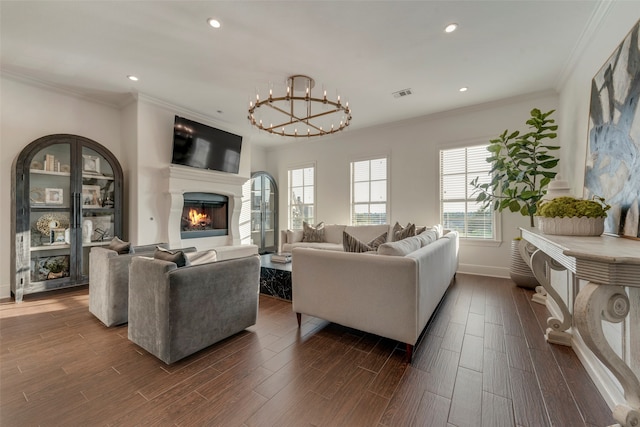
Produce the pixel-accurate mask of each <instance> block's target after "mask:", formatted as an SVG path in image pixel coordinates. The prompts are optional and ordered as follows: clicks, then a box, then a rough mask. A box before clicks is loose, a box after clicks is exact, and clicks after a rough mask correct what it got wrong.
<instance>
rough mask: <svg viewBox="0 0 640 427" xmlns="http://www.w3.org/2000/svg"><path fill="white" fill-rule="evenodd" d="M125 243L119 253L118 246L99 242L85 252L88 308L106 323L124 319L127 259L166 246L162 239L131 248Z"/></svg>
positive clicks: (127, 307) (127, 275)
mask: <svg viewBox="0 0 640 427" xmlns="http://www.w3.org/2000/svg"><path fill="white" fill-rule="evenodd" d="M114 240H115V239H114ZM121 243H123V244H124V243H128V242H121ZM110 246H111V245H110ZM125 246H126V245H122V248H124V249H125V251H124V252H125V253H119V251H118V248H113V249H110V248H109V247H100V246H94V247H92V248H91V252H90V253H89V312H91V314H93V315H94V316H96V317H97V318H98V320H100V321H101V322H102V323H104V324H105V325H106V326H116V325H121V324H123V323H127V318H128V311H129V265H130V264H131V260H132V259H133V258H134V257H136V256H141V255H142V256H153V252H154V251H155V250H156V248H157V247H163V248H167V247H168V245H167V244H166V243H154V244H151V245H143V246H133V247H132V248H131V247H130V245H129V247H126V248H125ZM111 247H113V246H111ZM195 250H196V249H195V248H188V249H185V251H186V252H195ZM120 252H122V251H120Z"/></svg>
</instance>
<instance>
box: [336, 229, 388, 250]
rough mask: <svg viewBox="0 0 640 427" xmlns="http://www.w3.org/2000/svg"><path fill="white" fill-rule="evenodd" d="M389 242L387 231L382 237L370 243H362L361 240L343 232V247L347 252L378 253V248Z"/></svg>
mask: <svg viewBox="0 0 640 427" xmlns="http://www.w3.org/2000/svg"><path fill="white" fill-rule="evenodd" d="M386 241H387V232H386V231H385V232H384V233H382V234H381V235H380V236H378V237H376V238H375V239H373V240H372V241H370V242H369V243H364V242H361V241H360V240H358V239H356V238H355V237H353V236H352V235H351V234H349V233H347V232H346V231H343V232H342V247H343V248H344V251H345V252H357V253H361V252H371V251H376V250H377V249H378V246H380V245H381V244H383V243H384V242H386Z"/></svg>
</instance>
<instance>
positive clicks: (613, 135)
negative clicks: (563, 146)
mask: <svg viewBox="0 0 640 427" xmlns="http://www.w3.org/2000/svg"><path fill="white" fill-rule="evenodd" d="M639 29H640V21H638V22H637V23H636V24H635V25H634V27H633V28H632V29H631V31H630V32H629V34H627V36H626V37H625V39H624V40H623V41H622V43H620V45H619V46H618V47H617V48H616V49H615V51H614V52H613V54H612V55H611V57H609V59H608V60H607V62H605V64H604V65H603V66H602V68H601V69H600V71H598V73H597V74H596V75H595V77H594V78H593V80H592V81H591V106H590V108H589V140H588V144H587V159H586V165H585V179H584V186H585V188H584V197H585V198H587V199H590V198H591V197H593V196H600V197H604V198H605V199H606V201H607V203H608V204H610V205H611V210H609V215H608V217H607V220H606V222H605V233H607V234H613V235H618V236H623V237H630V238H640V106H639V105H638V103H639V102H640V44H639Z"/></svg>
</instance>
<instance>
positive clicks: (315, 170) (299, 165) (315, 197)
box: [287, 162, 318, 230]
mask: <svg viewBox="0 0 640 427" xmlns="http://www.w3.org/2000/svg"><path fill="white" fill-rule="evenodd" d="M305 168H313V212H314V220H316V221H317V219H318V218H317V217H316V215H317V213H318V194H317V193H318V167H317V165H316V162H306V163H296V164H292V165H289V166H287V228H288V229H290V230H293V228H292V227H291V225H292V224H291V199H290V197H291V187H290V185H289V184H290V182H289V174H290V172H291V171H292V170H296V169H305ZM298 230H300V229H298Z"/></svg>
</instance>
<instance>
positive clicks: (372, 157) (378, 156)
mask: <svg viewBox="0 0 640 427" xmlns="http://www.w3.org/2000/svg"><path fill="white" fill-rule="evenodd" d="M382 158H386V159H387V224H389V223H390V221H391V154H390V153H378V154H372V155H367V156H358V157H352V158H351V159H350V160H349V225H353V224H352V219H353V181H352V180H353V176H352V171H351V165H352V164H353V163H355V162H363V161H366V160H376V159H382Z"/></svg>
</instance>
